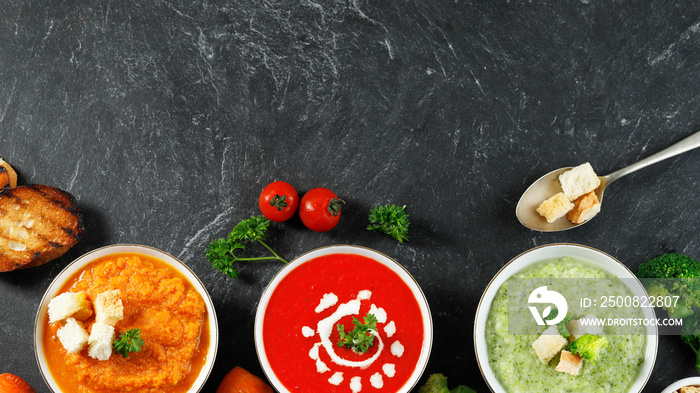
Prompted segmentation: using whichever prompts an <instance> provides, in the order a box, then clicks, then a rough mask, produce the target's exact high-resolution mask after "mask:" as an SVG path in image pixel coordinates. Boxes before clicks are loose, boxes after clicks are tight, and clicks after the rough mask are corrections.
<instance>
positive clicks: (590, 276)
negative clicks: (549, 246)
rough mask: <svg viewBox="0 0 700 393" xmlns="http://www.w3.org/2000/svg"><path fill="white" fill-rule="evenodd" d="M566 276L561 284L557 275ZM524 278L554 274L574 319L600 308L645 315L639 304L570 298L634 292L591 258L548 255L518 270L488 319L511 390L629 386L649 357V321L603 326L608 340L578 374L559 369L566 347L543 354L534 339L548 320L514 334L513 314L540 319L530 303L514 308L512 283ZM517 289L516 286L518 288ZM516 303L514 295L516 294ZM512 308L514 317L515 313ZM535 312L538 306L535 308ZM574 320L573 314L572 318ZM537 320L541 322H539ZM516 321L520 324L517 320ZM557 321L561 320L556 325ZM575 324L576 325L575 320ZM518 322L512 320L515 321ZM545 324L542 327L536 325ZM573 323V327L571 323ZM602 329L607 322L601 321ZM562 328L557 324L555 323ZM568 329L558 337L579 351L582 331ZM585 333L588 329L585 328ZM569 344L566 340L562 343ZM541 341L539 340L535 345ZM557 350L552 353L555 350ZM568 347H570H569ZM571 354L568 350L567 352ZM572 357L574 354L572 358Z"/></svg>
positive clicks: (492, 347) (606, 312)
mask: <svg viewBox="0 0 700 393" xmlns="http://www.w3.org/2000/svg"><path fill="white" fill-rule="evenodd" d="M564 278H565V279H567V280H559V281H558V282H562V281H564V282H565V285H564V284H562V285H559V286H557V285H556V284H555V283H553V282H554V281H556V279H564ZM520 279H537V280H539V279H544V280H549V279H551V280H552V283H550V284H551V285H550V286H549V288H550V289H554V290H555V291H557V292H559V293H560V294H561V295H563V297H564V298H566V299H567V301H568V302H567V303H568V316H570V318H571V322H573V323H576V322H577V319H578V321H579V323H580V321H581V319H583V318H586V317H588V316H590V315H591V314H594V315H593V316H594V317H595V318H600V319H606V318H642V315H643V314H642V310H641V309H640V308H639V307H624V305H623V306H622V307H619V308H616V307H597V308H595V309H591V308H590V307H588V308H586V307H584V306H583V305H582V304H580V302H579V301H578V300H577V301H575V302H574V301H570V300H569V299H580V298H583V297H587V298H597V297H599V296H603V295H605V296H629V295H630V294H631V291H630V289H629V288H628V287H627V286H626V285H625V284H624V283H623V282H621V281H618V280H616V279H615V277H614V276H612V275H610V274H607V273H606V272H604V271H603V270H600V269H599V268H596V267H592V266H590V265H589V264H587V263H586V262H585V261H582V260H578V259H574V258H570V257H565V258H561V259H551V260H545V261H542V262H541V263H538V264H536V265H534V266H531V267H529V268H527V269H526V270H524V271H521V272H519V273H516V274H514V275H513V276H512V277H511V278H509V279H508V280H507V281H506V282H505V283H504V284H503V285H502V286H501V287H500V288H499V290H498V292H497V293H496V296H495V298H494V300H493V303H492V305H491V309H490V311H489V316H488V320H487V322H486V343H487V347H488V356H489V363H490V365H491V368H492V369H493V372H494V374H495V375H496V377H497V378H498V380H499V381H500V382H501V385H502V386H503V388H504V389H505V390H506V391H508V392H509V393H517V392H523V393H524V392H527V393H530V392H561V393H564V392H586V393H593V392H626V391H627V390H628V388H629V387H630V385H631V384H632V382H633V381H634V380H635V378H636V377H637V373H638V372H639V369H640V368H641V365H642V362H643V361H644V353H645V344H646V334H645V328H644V327H643V326H638V327H629V326H628V327H625V328H624V329H622V330H620V329H617V330H616V329H615V327H614V326H612V327H608V326H603V327H602V331H600V330H599V331H597V332H595V333H590V334H596V335H598V336H602V337H604V338H605V339H607V342H608V345H607V346H606V348H605V349H604V350H602V351H600V353H599V354H597V356H596V358H594V359H590V360H589V359H587V358H585V357H578V356H575V357H576V358H579V359H581V360H580V363H579V364H580V365H579V367H578V368H577V369H576V371H575V373H576V374H577V375H574V374H573V373H569V372H561V371H557V367H558V365H559V363H560V361H561V362H562V364H563V362H564V355H565V354H564V352H562V348H561V347H559V348H558V349H555V350H554V351H552V350H550V355H549V356H553V357H551V360H547V359H549V358H548V357H547V356H545V359H544V360H542V357H543V356H542V354H541V353H540V348H539V347H538V348H537V350H536V349H535V348H533V343H534V342H535V340H537V339H538V338H539V337H540V334H541V333H542V331H544V330H545V328H546V326H542V327H541V330H539V333H538V334H535V335H525V334H514V333H513V331H514V329H510V330H509V328H508V322H509V320H510V321H511V323H517V322H512V321H522V320H525V319H527V320H528V321H529V320H534V319H533V315H532V314H531V312H530V310H529V309H528V307H520V306H518V307H517V308H518V309H520V308H523V309H522V310H518V311H517V312H518V313H519V314H517V313H516V315H517V317H516V318H514V317H513V315H514V314H513V310H512V309H510V310H509V307H508V305H509V294H508V284H509V283H511V285H513V288H514V289H513V291H515V288H517V286H518V285H519V283H520V282H522V281H519V280H520ZM514 293H515V292H514ZM511 305H513V300H512V299H511ZM509 311H510V317H509ZM533 313H534V311H533ZM567 321H568V318H567ZM535 325H536V324H535ZM514 326H515V325H514ZM553 326H556V325H553ZM569 326H572V325H571V324H569ZM511 327H512V326H511ZM536 327H537V328H538V329H539V328H540V327H539V326H537V325H536ZM569 329H571V327H569ZM598 329H601V327H598ZM555 331H556V328H555ZM565 332H566V333H565V334H564V336H563V337H565V338H560V337H558V336H557V339H559V340H561V341H562V342H563V343H565V344H566V346H565V347H564V348H563V349H566V350H571V351H574V352H575V349H571V348H575V345H568V344H569V343H571V342H572V341H574V339H575V338H576V337H581V336H577V335H574V334H573V333H571V336H569V337H567V336H568V335H569V331H568V330H565ZM581 334H583V333H581ZM561 345H564V344H562V343H560V346H561ZM535 346H537V345H535ZM555 352H556V355H552V353H555ZM567 352H568V351H567ZM566 355H567V357H568V355H569V354H568V353H566ZM567 360H568V359H567Z"/></svg>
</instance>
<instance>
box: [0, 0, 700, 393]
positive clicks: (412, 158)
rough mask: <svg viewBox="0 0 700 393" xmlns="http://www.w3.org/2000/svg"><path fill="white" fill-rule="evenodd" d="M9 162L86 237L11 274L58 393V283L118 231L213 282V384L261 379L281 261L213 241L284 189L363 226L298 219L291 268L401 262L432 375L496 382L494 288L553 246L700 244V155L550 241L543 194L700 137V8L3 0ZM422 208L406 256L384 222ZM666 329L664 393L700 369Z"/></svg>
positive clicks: (653, 249) (2, 83)
mask: <svg viewBox="0 0 700 393" xmlns="http://www.w3.org/2000/svg"><path fill="white" fill-rule="evenodd" d="M2 3H3V4H2V6H1V7H0V8H2V10H3V11H2V18H0V37H2V39H0V157H2V158H4V159H5V160H7V161H8V162H10V163H11V164H12V165H13V166H14V167H15V168H16V170H17V171H18V173H19V177H20V183H22V184H30V183H38V184H48V185H53V186H56V187H59V188H62V189H64V190H67V191H69V192H71V193H72V194H73V195H74V196H75V197H76V198H77V200H78V203H79V205H80V207H81V208H82V209H83V210H84V213H85V222H86V233H85V237H84V238H83V239H82V241H81V242H80V243H79V244H78V245H76V246H75V247H74V248H73V249H72V250H70V251H69V252H68V254H66V255H65V256H64V257H62V258H60V259H59V260H57V261H54V262H53V263H51V264H48V265H45V266H42V267H39V268H35V269H32V270H26V271H18V272H12V273H2V274H0V299H1V300H0V315H1V317H0V353H2V361H0V372H12V373H15V374H18V375H20V376H22V377H24V378H25V379H26V380H28V381H29V382H30V383H31V384H32V385H33V386H34V387H35V388H36V389H37V391H39V392H42V391H47V388H46V386H45V384H44V382H43V381H42V378H41V376H40V373H39V369H38V367H37V365H36V362H35V358H34V353H33V345H32V329H33V324H34V317H35V313H36V308H37V305H38V302H39V300H40V299H41V296H42V294H43V292H44V290H45V289H46V288H47V287H48V285H49V283H50V282H51V280H52V279H53V278H54V277H55V276H56V274H58V272H60V271H61V269H62V268H63V267H65V266H66V265H67V264H68V263H69V262H70V261H71V260H73V259H74V258H76V257H78V256H79V255H81V254H82V253H85V252H87V251H89V250H92V249H95V248H97V247H100V246H104V245H108V244H114V243H142V244H147V245H150V246H154V247H157V248H159V249H162V250H164V251H167V252H169V253H171V254H173V255H175V256H177V257H179V258H180V259H181V260H183V261H184V262H185V263H186V264H187V265H189V266H190V267H191V268H192V269H193V270H194V271H195V272H196V273H197V274H198V275H199V277H200V278H201V279H202V280H203V281H204V283H205V284H206V286H207V289H208V290H209V292H210V294H211V295H212V298H213V300H214V302H215V305H216V310H217V313H218V317H219V324H220V328H221V331H222V337H221V341H220V345H219V355H218V358H217V361H216V364H215V367H214V371H213V373H212V375H211V377H210V379H209V381H208V383H207V385H206V389H205V391H207V392H211V391H214V390H215V388H216V386H217V385H218V383H219V382H220V380H221V378H222V377H223V375H224V374H225V373H226V372H227V371H228V370H230V369H231V368H232V367H234V366H237V365H240V366H243V367H244V368H247V369H249V370H250V371H252V372H254V373H257V374H259V375H262V371H261V369H260V366H259V364H258V361H257V358H256V354H255V350H254V344H253V322H254V313H255V307H256V305H257V301H258V298H259V296H260V294H261V292H262V290H263V289H264V287H265V285H266V283H267V282H268V281H269V280H270V279H271V278H272V277H273V275H274V274H275V272H277V271H278V270H279V269H280V267H281V266H280V265H278V264H276V263H257V264H249V265H245V266H243V267H242V268H241V273H242V278H240V279H238V280H232V279H228V278H226V277H224V276H223V275H222V274H220V273H218V272H217V271H214V270H213V269H212V268H211V267H210V266H209V264H208V262H207V260H206V258H205V257H204V253H205V251H206V249H207V245H208V243H209V241H210V240H211V239H213V238H216V237H223V236H225V235H226V234H227V233H228V232H229V231H230V229H231V228H232V226H233V225H235V223H237V222H238V221H239V220H241V219H244V218H248V217H250V215H252V214H255V213H257V205H256V198H257V196H258V193H259V192H260V190H261V189H262V187H263V186H264V185H265V184H267V183H269V182H270V181H273V180H286V181H288V182H290V183H291V184H293V185H294V186H295V187H297V189H298V190H299V191H300V192H301V193H303V192H304V191H306V190H309V189H311V188H313V187H318V186H325V187H329V188H331V189H333V190H334V191H335V192H336V193H337V194H338V195H339V196H341V197H342V198H344V199H345V200H347V201H348V203H347V205H346V206H345V207H344V210H343V217H342V220H341V223H340V224H339V226H338V227H337V228H336V229H334V230H332V231H330V232H327V233H321V234H319V233H313V232H311V231H308V230H306V229H304V228H303V226H302V225H301V223H300V221H299V219H298V217H295V218H293V219H292V221H291V222H289V223H286V224H283V225H274V227H273V229H272V231H271V234H270V236H271V243H272V244H274V248H275V249H276V250H277V251H278V252H279V253H280V254H282V255H284V256H285V257H287V258H290V259H291V258H293V257H294V256H296V255H299V254H301V253H303V252H305V251H308V250H311V249H313V248H316V247H320V246H325V245H329V244H338V243H349V244H358V245H363V246H367V247H371V248H374V249H377V250H379V251H381V252H384V253H386V254H388V255H390V256H392V257H394V258H396V259H397V260H398V261H399V262H400V263H402V264H403V265H404V266H405V267H406V268H407V269H408V270H409V271H410V272H411V273H412V274H413V275H414V276H415V278H416V279H417V281H418V282H419V284H420V285H421V286H422V288H423V290H424V292H425V294H426V296H427V298H428V300H429V302H430V306H431V309H432V315H433V320H434V325H435V340H434V345H433V351H432V355H431V359H430V363H429V366H428V370H427V372H426V374H427V373H433V372H442V373H444V374H446V375H447V376H448V377H449V378H450V381H451V382H452V383H453V384H459V383H461V384H465V385H469V386H472V387H474V388H476V389H477V390H478V391H479V392H486V391H488V388H487V387H486V384H485V382H484V381H483V379H482V377H481V374H480V372H479V369H478V366H477V364H476V360H475V355H474V347H473V343H472V329H473V320H474V314H475V310H476V307H477V304H478V301H479V299H480V297H481V294H482V292H483V290H484V288H485V287H486V285H487V283H488V282H489V280H490V279H491V278H492V276H493V275H494V274H495V273H496V272H497V271H498V270H499V268H500V267H501V266H503V264H505V263H506V262H507V261H508V260H509V259H511V258H513V257H514V256H516V255H518V254H519V253H521V252H523V251H525V250H527V249H529V248H532V247H534V246H538V245H543V244H548V243H555V242H573V243H580V244H585V245H588V246H593V247H596V248H599V249H601V250H603V251H605V252H607V253H610V254H611V255H613V256H614V257H616V258H618V259H619V260H621V261H622V262H623V263H625V264H626V265H627V266H629V267H630V268H632V269H633V270H636V268H637V266H638V265H639V264H640V263H642V262H643V261H645V260H647V259H648V258H650V257H652V256H655V255H657V254H659V253H661V252H663V251H666V250H675V251H680V252H684V253H687V254H688V255H691V256H694V257H695V258H700V238H699V237H698V229H697V228H698V223H699V222H700V199H699V198H698V197H697V193H698V188H699V186H700V151H693V152H689V153H685V154H684V155H681V156H678V157H676V158H673V159H670V160H667V161H664V162H662V163H659V164H657V165H655V166H653V167H649V168H647V169H644V170H643V171H641V172H637V173H635V174H632V175H630V176H628V177H626V178H624V179H622V180H620V181H619V182H617V183H615V184H614V185H613V186H611V188H610V189H609V190H608V191H607V192H606V199H605V203H604V207H603V212H602V213H601V214H600V216H598V217H597V218H596V219H595V220H594V221H592V222H590V223H588V224H586V225H584V226H583V227H580V228H577V229H575V230H571V231H567V232H562V233H539V232H532V231H529V230H527V229H525V228H524V227H522V226H521V225H520V224H519V223H518V221H517V220H516V218H515V215H514V209H515V204H516V203H517V201H518V198H519V197H520V194H521V193H522V192H523V191H524V190H525V188H526V187H527V185H528V184H529V183H530V182H532V181H534V180H535V179H537V178H538V177H539V176H541V175H542V174H544V173H546V172H548V171H550V170H552V169H555V168H558V167H562V166H569V165H574V164H578V163H582V162H586V161H589V162H591V164H592V165H593V167H594V168H596V170H597V171H598V172H600V173H602V174H605V173H609V172H612V171H614V170H616V169H619V168H621V167H623V166H626V165H628V164H630V163H633V162H635V161H636V160H638V159H641V158H644V157H646V156H648V155H650V154H652V153H654V152H656V151H658V150H661V149H663V148H665V147H666V146H668V145H670V144H672V143H675V142H677V141H679V140H680V139H682V138H684V137H685V136H687V135H690V134H691V133H693V132H695V131H697V130H698V129H700V119H699V117H700V113H699V112H698V108H699V107H700V94H699V92H700V65H699V63H700V62H699V60H700V54H699V53H700V52H699V50H700V3H698V2H697V1H678V2H665V1H659V0H651V1H644V2H620V1H614V2H603V1H598V0H582V1H568V2H550V1H541V2H516V1H506V2H503V1H497V2H485V1H450V2H447V1H436V2H407V1H401V2H373V1H365V0H349V1H308V0H304V1H298V2H289V1H236V2H222V1H196V2H191V1H148V2H138V3H135V2H118V1H117V2H112V1H105V2H81V1H78V2H59V1H4V2H2ZM384 203H398V204H405V205H406V206H407V207H406V210H407V211H408V213H409V214H410V215H411V219H412V226H411V240H410V241H409V242H408V243H406V244H403V245H402V244H398V243H396V242H395V241H393V240H391V239H389V238H385V237H382V236H380V235H376V234H372V233H369V232H367V231H365V230H364V227H365V226H366V219H367V214H368V213H369V209H370V208H371V207H372V206H374V205H375V204H384ZM694 360H695V359H694V354H693V353H692V351H691V350H690V349H689V348H688V347H686V346H685V345H684V344H682V343H681V342H680V340H679V339H678V338H677V337H662V338H661V340H660V348H659V354H658V359H657V362H656V366H655V368H654V371H653V374H652V377H651V379H650V381H649V383H648V384H647V387H646V388H645V389H644V391H645V392H658V391H660V390H661V389H662V388H663V387H664V386H666V385H668V384H669V383H671V382H673V381H675V380H677V379H679V378H682V377H687V376H692V375H697V372H696V371H695V369H694V367H693V366H694Z"/></svg>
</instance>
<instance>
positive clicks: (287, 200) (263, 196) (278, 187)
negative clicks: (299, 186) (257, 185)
mask: <svg viewBox="0 0 700 393" xmlns="http://www.w3.org/2000/svg"><path fill="white" fill-rule="evenodd" d="M258 206H260V212H262V214H263V215H264V216H265V217H266V218H267V219H268V220H270V221H275V222H282V221H287V220H289V219H290V218H291V217H292V216H293V215H294V212H295V211H296V210H297V206H299V194H297V190H295V189H294V187H292V186H291V185H290V184H289V183H287V182H283V181H275V182H272V183H270V184H268V185H267V186H265V188H263V190H262V192H261V193H260V198H258Z"/></svg>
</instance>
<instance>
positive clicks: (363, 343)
mask: <svg viewBox="0 0 700 393" xmlns="http://www.w3.org/2000/svg"><path fill="white" fill-rule="evenodd" d="M352 323H353V324H354V325H355V329H353V330H351V331H349V332H348V333H345V327H344V326H343V325H340V324H338V326H336V328H337V329H338V335H340V339H339V340H338V342H337V344H336V345H338V346H339V347H345V348H348V349H352V350H354V351H355V352H356V353H358V354H360V355H362V354H363V353H365V352H367V350H368V349H369V348H370V347H371V346H372V345H374V332H376V331H377V317H375V316H374V314H369V313H368V314H367V315H366V316H365V318H364V323H362V322H360V320H359V319H357V318H355V317H352Z"/></svg>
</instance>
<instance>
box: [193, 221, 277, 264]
mask: <svg viewBox="0 0 700 393" xmlns="http://www.w3.org/2000/svg"><path fill="white" fill-rule="evenodd" d="M269 226H270V220H268V219H267V218H265V217H263V216H252V217H251V218H249V219H247V220H243V221H241V222H239V223H238V225H236V226H235V227H234V228H233V230H232V231H231V233H230V234H229V235H228V238H226V239H216V240H214V241H212V242H211V243H210V244H209V250H207V259H209V262H211V264H212V266H214V269H217V270H220V271H222V272H223V273H224V274H226V275H227V276H229V277H233V278H237V277H238V270H236V268H235V267H234V266H233V264H234V262H238V261H255V260H263V259H277V260H279V261H282V262H284V263H287V261H286V260H284V259H282V257H280V256H279V255H277V253H275V252H274V251H273V250H272V249H271V248H270V246H268V245H267V244H265V235H266V233H267V228H268V227H269ZM252 242H258V243H260V244H261V245H262V246H263V247H265V248H267V249H268V251H270V252H271V253H272V255H273V256H267V257H247V258H243V257H239V256H237V255H236V254H235V253H234V252H239V253H240V252H243V251H245V249H246V246H247V245H248V243H252Z"/></svg>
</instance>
